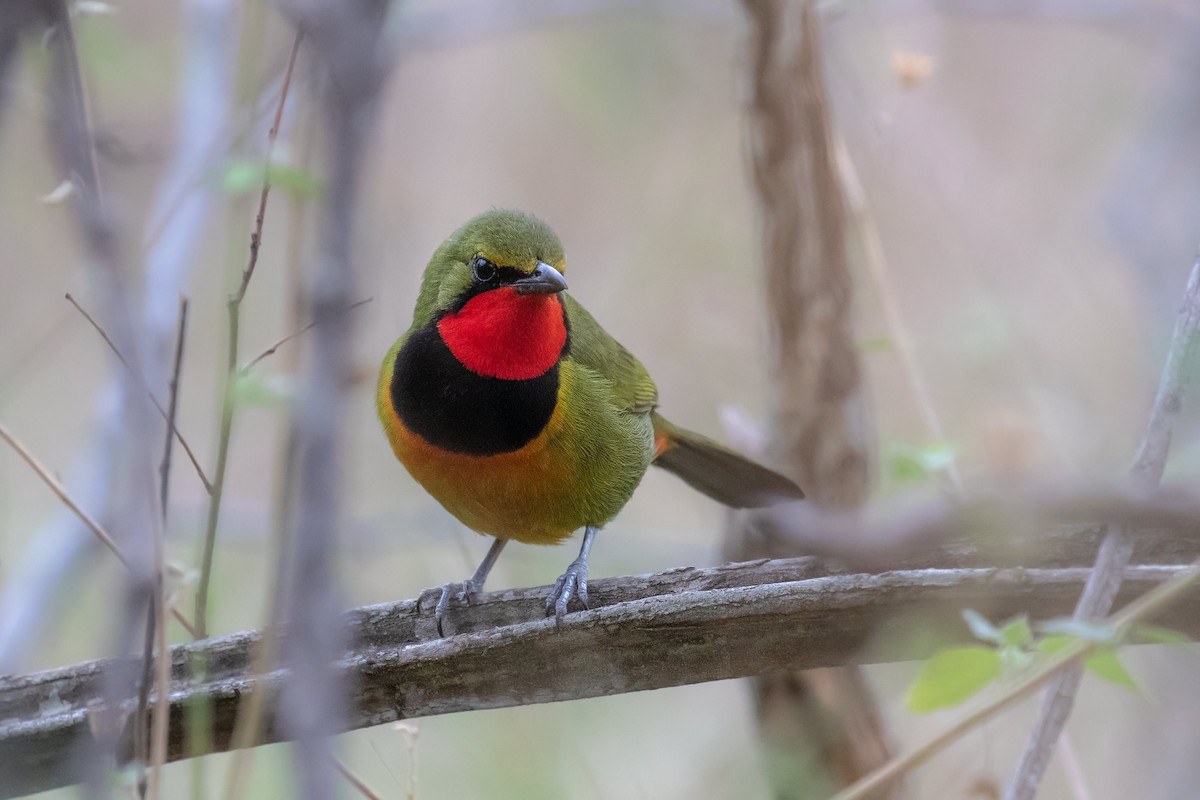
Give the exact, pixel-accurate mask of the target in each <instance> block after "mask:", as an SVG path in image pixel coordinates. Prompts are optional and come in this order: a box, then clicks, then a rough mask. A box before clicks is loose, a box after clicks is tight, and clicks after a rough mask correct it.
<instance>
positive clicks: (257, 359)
mask: <svg viewBox="0 0 1200 800" xmlns="http://www.w3.org/2000/svg"><path fill="white" fill-rule="evenodd" d="M374 299H375V298H373V297H368V298H365V299H363V300H359V301H358V302H357V303H351V304H350V305H348V306H346V307H345V308H343V309H342V310H341V312H340V313H343V314H346V313H349V312H351V311H353V310H354V309H356V308H358V307H359V306H364V305H366V304H367V303H369V302H371V301H372V300H374ZM320 324H321V320H319V319H314V320H313V321H312V322H310V323H308V324H307V325H305V326H304V327H303V328H301V329H300V330H298V331H293V332H292V333H289V334H288V335H287V336H284V337H283V338H282V339H277V340H276V341H275V343H274V344H272V345H271V346H270V347H268V348H267V349H266V350H263V351H262V352H261V353H259V354H258V355H256V356H255V357H254V358H252V359H250V360H249V361H247V362H246V363H245V365H243V366H242V369H241V373H242V374H243V375H244V374H246V373H247V372H249V371H250V370H252V369H254V366H255V365H256V364H258V362H260V361H262V360H263V359H264V358H267V357H268V356H273V355H275V351H276V350H278V349H279V348H280V347H282V346H283V345H285V344H287V343H288V342H290V341H291V340H292V339H295V338H296V337H297V336H300V335H302V334H305V333H307V332H308V331H310V330H312V329H313V328H315V327H316V326H317V325H320Z"/></svg>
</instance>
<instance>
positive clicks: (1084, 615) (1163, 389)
mask: <svg viewBox="0 0 1200 800" xmlns="http://www.w3.org/2000/svg"><path fill="white" fill-rule="evenodd" d="M1197 350H1200V258H1197V260H1196V263H1195V264H1194V265H1193V266H1192V272H1191V275H1190V277H1189V278H1188V283H1187V288H1186V289H1185V290H1184V294H1183V303H1182V305H1181V306H1180V309H1179V316H1178V318H1177V319H1176V321H1175V331H1174V333H1173V335H1172V337H1171V347H1170V350H1169V351H1168V353H1167V361H1166V364H1165V365H1164V366H1163V372H1162V377H1161V379H1160V381H1159V385H1158V394H1157V396H1156V397H1155V399H1154V408H1153V410H1152V411H1151V412H1150V421H1149V423H1148V424H1147V426H1146V431H1145V433H1144V434H1143V436H1142V441H1141V443H1140V444H1139V445H1138V450H1137V454H1136V456H1135V457H1134V462H1133V467H1132V469H1131V470H1130V477H1131V478H1132V479H1133V481H1134V483H1135V484H1137V485H1138V486H1139V487H1141V488H1143V489H1152V488H1154V487H1155V486H1157V485H1158V483H1159V481H1161V480H1162V475H1163V470H1164V469H1165V467H1166V462H1167V453H1168V451H1169V450H1170V446H1171V433H1172V430H1173V429H1174V426H1175V422H1176V420H1177V419H1178V418H1179V414H1180V411H1181V409H1182V408H1183V395H1184V391H1185V390H1186V388H1187V383H1188V381H1189V380H1190V378H1191V372H1192V371H1193V370H1194V368H1195V364H1196V355H1197ZM1132 553H1133V539H1132V537H1131V536H1130V535H1129V532H1128V531H1127V530H1126V529H1125V528H1124V527H1123V526H1120V525H1112V526H1109V527H1108V529H1107V531H1106V533H1105V537H1104V542H1103V543H1102V544H1101V546H1100V552H1099V553H1098V554H1097V556H1096V566H1095V570H1094V571H1093V573H1092V576H1091V578H1089V579H1088V582H1087V585H1086V586H1085V587H1084V590H1083V594H1082V596H1081V597H1080V598H1079V603H1078V605H1076V607H1075V618H1076V619H1095V618H1099V617H1103V616H1105V615H1106V614H1107V613H1108V611H1109V609H1110V608H1112V603H1113V598H1115V597H1116V594H1117V590H1118V589H1119V588H1120V586H1121V575H1122V573H1123V572H1124V571H1125V567H1126V566H1127V565H1128V564H1129V559H1130V556H1131V554H1132ZM1082 678H1083V667H1082V665H1081V664H1079V663H1075V664H1072V665H1071V666H1070V667H1068V668H1067V669H1066V670H1064V671H1063V672H1062V673H1061V674H1060V675H1058V676H1057V677H1056V678H1055V679H1054V681H1053V682H1052V683H1051V684H1050V686H1049V688H1048V689H1047V691H1046V698H1045V701H1044V702H1043V705H1042V711H1041V714H1040V715H1039V716H1038V720H1037V723H1036V724H1035V726H1034V729H1033V733H1032V734H1031V735H1030V738H1029V743H1028V745H1027V746H1026V749H1025V752H1024V754H1023V755H1022V756H1021V760H1020V762H1019V764H1018V765H1017V770H1016V774H1015V776H1014V778H1013V781H1012V783H1011V784H1010V785H1009V787H1008V790H1007V793H1006V795H1005V797H1006V798H1007V800H1033V798H1034V796H1035V795H1036V794H1037V790H1038V785H1039V784H1040V783H1041V780H1042V777H1043V776H1044V775H1045V774H1046V768H1047V767H1048V766H1049V764H1050V758H1051V756H1052V755H1053V754H1054V745H1055V743H1056V742H1057V741H1058V737H1059V735H1060V734H1061V733H1062V730H1063V728H1064V727H1065V726H1066V724H1067V718H1068V717H1069V716H1070V715H1071V708H1072V707H1073V706H1074V704H1075V694H1076V692H1077V691H1078V690H1079V684H1080V681H1081V680H1082Z"/></svg>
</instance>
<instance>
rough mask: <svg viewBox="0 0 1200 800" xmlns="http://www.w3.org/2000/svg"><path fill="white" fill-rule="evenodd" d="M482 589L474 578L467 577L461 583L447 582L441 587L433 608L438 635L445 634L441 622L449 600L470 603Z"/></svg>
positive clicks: (444, 617) (444, 616)
mask: <svg viewBox="0 0 1200 800" xmlns="http://www.w3.org/2000/svg"><path fill="white" fill-rule="evenodd" d="M482 589H483V587H482V586H481V585H480V584H479V583H478V582H476V581H475V579H474V578H467V579H466V580H465V581H463V582H462V583H447V584H446V585H445V586H443V587H442V594H441V596H440V597H438V601H437V605H436V606H434V609H433V618H434V620H435V621H436V622H437V632H438V636H442V637H445V635H446V632H445V631H444V630H443V629H442V622H443V621H444V620H445V619H446V609H447V608H449V607H450V603H451V601H456V602H457V601H461V602H462V603H463V604H464V605H468V606H469V605H472V604H473V603H474V602H475V598H476V597H477V596H478V595H479V592H480V591H482Z"/></svg>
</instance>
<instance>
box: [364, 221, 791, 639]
mask: <svg viewBox="0 0 1200 800" xmlns="http://www.w3.org/2000/svg"><path fill="white" fill-rule="evenodd" d="M565 273H566V263H565V258H564V255H563V247H562V244H561V242H560V240H559V238H558V236H557V235H556V234H555V232H554V231H553V229H551V227H550V226H549V225H547V224H546V223H545V222H543V221H542V220H540V219H538V218H537V217H534V216H532V215H530V214H527V213H524V212H521V211H516V210H509V209H496V208H493V209H491V210H488V211H485V212H483V213H481V214H479V215H478V216H475V217H473V218H472V219H470V220H468V221H467V222H466V223H465V224H463V225H462V226H461V227H460V228H458V230H456V231H455V232H454V233H452V234H451V235H450V236H449V237H448V238H447V239H446V240H445V241H444V242H443V243H442V244H441V245H440V246H439V247H438V248H437V250H436V251H435V252H434V253H433V256H432V257H431V258H430V260H429V262H428V265H427V266H426V267H425V271H424V273H423V275H422V278H421V286H420V291H419V293H418V296H417V301H416V307H415V309H414V311H413V318H412V324H411V325H410V326H409V328H408V330H407V331H406V332H405V333H404V334H403V335H402V336H400V338H399V339H397V340H396V342H395V344H394V345H392V347H391V349H390V350H388V352H387V355H386V356H385V357H384V359H383V364H382V367H381V368H380V372H379V381H378V384H377V393H376V405H377V408H378V413H379V418H380V421H381V422H382V424H383V429H384V431H385V433H386V435H387V439H388V441H389V442H390V444H391V447H392V450H393V452H394V453H395V455H396V458H397V459H398V460H399V461H400V463H401V464H403V465H404V467H405V468H406V469H407V470H408V472H409V473H410V474H411V476H412V477H413V478H414V479H415V480H416V481H417V483H419V484H420V485H421V486H422V487H423V488H424V489H425V490H426V491H427V492H428V493H429V494H430V495H432V496H433V497H434V498H435V499H436V500H437V501H438V502H440V503H441V504H442V506H443V507H445V509H446V510H447V511H449V512H450V514H452V515H453V516H454V517H456V518H457V519H458V520H459V521H460V522H462V523H463V524H464V525H466V526H467V527H468V528H470V529H472V530H474V531H476V532H478V533H481V534H485V535H488V536H491V537H493V538H494V541H493V542H492V544H491V546H490V548H489V549H488V552H487V555H486V556H485V557H484V559H483V561H482V562H481V563H480V565H479V568H478V569H477V570H476V571H475V573H474V574H473V575H472V576H471V577H470V578H467V579H466V580H465V581H462V582H452V583H448V584H446V585H445V586H443V587H442V590H441V594H440V596H439V599H438V602H437V605H436V607H435V611H434V616H435V618H436V621H437V629H438V633H439V635H444V631H443V620H444V618H445V616H446V611H447V608H448V607H449V605H450V604H451V603H452V602H458V601H460V600H463V601H465V602H467V603H468V604H470V603H471V602H472V601H473V600H474V599H475V597H476V596H477V595H478V594H479V593H480V592H481V591H482V590H483V585H484V581H485V580H486V579H487V576H488V573H489V572H490V571H491V568H492V566H493V565H494V564H495V562H496V559H497V557H498V556H499V555H500V551H501V550H502V549H503V548H504V547H505V545H506V544H507V543H508V542H510V541H514V540H515V541H518V542H524V543H528V544H540V545H551V544H558V543H560V542H562V541H564V540H566V539H568V538H569V537H571V536H572V535H574V533H575V532H576V531H578V530H580V529H582V530H583V531H584V534H583V541H582V545H581V547H580V550H579V555H578V557H577V558H575V559H574V560H573V561H572V562H571V563H570V564H569V565H568V567H567V569H566V571H565V572H564V573H563V574H562V575H561V576H560V577H559V578H558V580H557V581H556V582H555V583H554V584H553V587H552V588H551V591H550V592H549V594H548V595H547V598H546V615H547V616H549V615H550V614H553V615H554V618H555V625H556V626H557V627H559V628H560V629H561V627H562V625H563V619H564V617H565V616H566V615H567V614H568V612H569V610H570V608H571V606H572V604H575V605H581V606H582V607H583V608H587V607H588V588H587V587H588V583H587V582H588V557H589V555H590V553H591V549H592V545H593V543H594V542H595V539H596V536H597V533H598V531H599V530H600V529H601V528H603V527H604V526H605V525H606V524H607V523H608V522H610V521H611V520H612V519H613V518H614V517H615V516H616V515H617V513H618V512H619V511H620V510H621V508H622V507H623V506H624V505H625V504H626V503H627V502H628V501H629V498H630V497H631V496H632V495H633V492H634V490H635V489H636V488H637V486H638V484H639V483H640V482H641V480H642V476H643V475H645V473H646V470H647V469H648V468H649V467H650V466H651V465H652V464H653V465H654V466H657V467H660V468H662V469H664V470H666V471H667V472H671V473H674V474H675V475H677V476H678V477H680V478H682V479H683V480H684V481H685V482H686V483H687V484H689V485H690V486H692V487H693V488H694V489H696V490H698V491H700V492H701V493H703V494H705V495H707V496H708V497H711V498H713V499H715V500H717V501H719V502H721V503H723V504H725V505H727V506H730V507H734V508H749V507H762V506H767V505H773V504H775V503H779V502H785V501H793V500H800V499H802V498H803V497H804V492H803V491H802V490H801V489H800V487H799V486H797V485H796V484H795V483H794V482H793V481H792V480H790V479H789V478H786V477H784V476H783V475H780V474H779V473H777V472H775V471H773V470H770V469H768V468H767V467H764V466H762V465H760V464H758V463H756V462H754V461H752V460H750V459H748V458H746V457H744V456H742V455H740V454H738V453H736V452H734V451H732V450H730V449H728V448H726V447H724V446H722V445H720V444H718V443H717V442H715V441H714V440H712V439H709V438H708V437H705V436H703V435H701V434H698V433H694V432H692V431H690V430H687V429H685V428H682V427H680V426H678V425H675V424H673V423H671V422H669V421H668V420H667V419H666V418H664V417H663V416H662V414H660V413H659V411H658V390H657V388H656V387H655V384H654V381H653V380H652V379H651V377H650V373H649V372H647V370H646V368H645V367H644V366H643V365H642V363H641V362H640V361H639V360H638V359H637V358H635V357H634V356H633V354H632V353H630V352H629V351H628V350H627V349H625V347H623V346H622V345H621V344H620V343H618V342H617V341H616V340H615V339H614V338H613V337H612V336H610V335H609V334H608V333H607V332H606V331H605V330H604V328H602V327H601V326H600V324H599V323H598V322H597V321H596V320H595V318H593V317H592V315H591V314H590V313H588V311H587V310H586V309H585V308H584V307H583V306H582V305H581V304H580V303H579V302H578V301H576V300H575V299H574V298H573V297H572V296H571V295H570V294H568V293H567V291H566V290H567V282H566V278H565V277H564V275H565Z"/></svg>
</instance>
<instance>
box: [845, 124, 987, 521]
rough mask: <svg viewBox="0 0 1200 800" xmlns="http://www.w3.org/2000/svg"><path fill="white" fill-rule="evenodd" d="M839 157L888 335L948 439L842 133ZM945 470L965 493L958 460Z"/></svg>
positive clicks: (923, 408) (925, 413)
mask: <svg viewBox="0 0 1200 800" xmlns="http://www.w3.org/2000/svg"><path fill="white" fill-rule="evenodd" d="M835 161H836V162H837V166H838V176H839V177H840V179H841V183H842V187H843V189H844V191H845V195H846V199H847V201H848V204H849V206H850V210H851V211H852V212H853V215H854V221H855V223H856V227H857V228H858V233H859V236H861V237H862V242H863V249H864V250H865V251H866V253H865V255H866V259H865V260H866V262H867V272H868V273H869V274H870V276H871V281H872V282H873V283H874V284H875V295H876V297H877V298H878V299H879V310H880V311H881V312H882V314H883V323H884V327H885V328H887V331H888V338H889V339H890V340H891V342H892V345H893V346H894V347H895V348H896V358H897V361H898V362H899V364H900V369H901V370H902V371H903V372H904V377H905V378H906V379H907V381H908V388H909V391H910V392H911V393H912V396H913V400H914V401H915V402H916V404H917V410H918V412H919V413H920V415H921V420H922V421H923V422H924V423H925V428H926V429H927V430H928V432H929V435H930V436H931V437H932V438H933V439H934V440H935V441H939V442H942V441H945V440H946V432H945V429H944V428H943V427H942V423H941V420H939V419H938V414H937V411H936V410H935V409H934V404H933V397H932V394H931V393H930V391H929V384H928V382H927V381H926V380H925V374H924V372H923V371H922V370H921V367H920V364H919V362H918V361H917V356H916V347H915V346H914V345H913V341H912V336H910V335H909V332H908V326H907V325H905V324H904V319H903V317H902V316H901V314H900V309H899V307H898V306H897V305H896V299H895V290H894V289H893V288H892V285H891V280H890V278H889V277H888V268H887V258H886V257H885V255H884V251H883V244H882V242H881V241H880V238H879V230H878V228H876V226H875V221H874V220H873V219H872V218H871V212H870V209H869V208H868V207H867V202H866V196H865V193H864V192H863V188H862V182H861V181H860V180H859V177H858V171H857V170H856V169H855V168H854V160H853V159H852V158H851V157H850V152H849V150H847V149H846V142H845V139H843V138H842V137H841V136H839V137H838V138H837V143H836V149H835ZM942 471H943V472H944V474H945V475H946V478H947V479H948V480H949V483H950V486H949V488H950V490H951V493H952V494H954V495H955V496H958V497H961V496H962V494H963V483H962V477H961V476H960V475H959V473H958V467H957V466H956V465H955V463H954V461H953V460H951V461H950V462H949V463H948V464H947V465H946V467H945V468H944V469H943V470H942Z"/></svg>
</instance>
